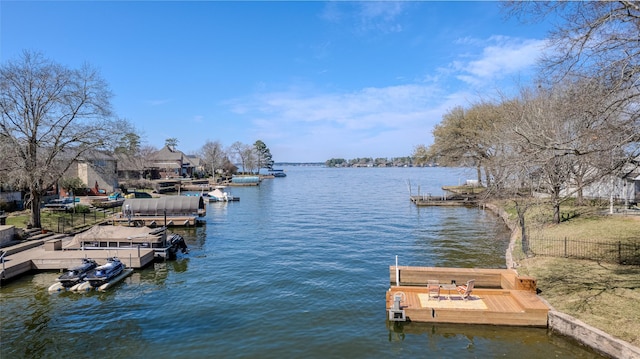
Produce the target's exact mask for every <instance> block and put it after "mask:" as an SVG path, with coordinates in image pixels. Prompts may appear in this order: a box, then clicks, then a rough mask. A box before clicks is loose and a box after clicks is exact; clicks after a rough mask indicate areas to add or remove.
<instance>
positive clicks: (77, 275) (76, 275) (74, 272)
mask: <svg viewBox="0 0 640 359" xmlns="http://www.w3.org/2000/svg"><path fill="white" fill-rule="evenodd" d="M97 266H98V263H97V262H96V261H95V260H93V259H90V258H83V259H82V264H80V265H78V266H76V267H71V268H69V269H68V270H67V271H66V272H64V273H63V274H62V275H61V276H59V277H58V279H57V282H56V283H54V284H52V285H51V286H50V287H49V292H59V291H62V290H71V289H72V288H73V287H74V286H76V285H78V284H80V283H83V282H84V278H85V277H86V275H87V273H89V271H91V270H92V269H94V268H96V267H97Z"/></svg>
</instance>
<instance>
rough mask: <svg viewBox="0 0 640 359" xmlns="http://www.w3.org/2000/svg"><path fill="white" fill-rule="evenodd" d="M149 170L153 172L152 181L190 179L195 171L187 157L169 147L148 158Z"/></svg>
mask: <svg viewBox="0 0 640 359" xmlns="http://www.w3.org/2000/svg"><path fill="white" fill-rule="evenodd" d="M149 168H150V169H152V170H153V173H154V176H152V177H153V178H154V179H156V178H166V179H168V178H179V177H192V176H193V174H194V171H195V166H194V164H193V163H192V159H191V158H190V157H189V156H187V155H185V154H184V153H183V152H181V151H178V150H176V149H174V148H171V147H169V146H165V147H163V148H162V149H161V150H159V151H157V152H155V153H153V154H152V155H151V156H150V161H149Z"/></svg>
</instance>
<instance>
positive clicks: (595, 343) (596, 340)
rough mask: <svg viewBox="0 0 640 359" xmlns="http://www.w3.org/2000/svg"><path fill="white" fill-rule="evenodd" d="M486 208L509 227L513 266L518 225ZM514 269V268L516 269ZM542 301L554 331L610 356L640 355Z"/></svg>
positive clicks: (632, 358)
mask: <svg viewBox="0 0 640 359" xmlns="http://www.w3.org/2000/svg"><path fill="white" fill-rule="evenodd" d="M485 206H486V208H488V209H489V210H491V211H492V212H493V213H495V214H496V215H497V216H498V217H500V218H502V220H503V221H504V223H505V224H506V225H507V227H509V229H510V230H511V238H510V240H509V246H508V247H507V252H506V254H505V260H506V262H507V263H506V264H507V268H513V269H516V267H517V263H516V262H515V261H514V260H513V254H512V252H513V249H514V246H515V244H516V238H517V236H518V234H519V227H518V225H517V224H515V223H514V222H513V221H511V220H509V215H508V214H507V213H506V212H505V211H504V210H503V209H502V208H498V207H497V206H495V205H492V204H486V205H485ZM516 271H517V269H516ZM538 297H539V298H540V299H542V300H543V301H544V302H545V304H547V306H548V307H549V308H550V309H551V310H549V321H548V323H549V329H550V330H551V331H553V332H556V333H559V334H561V335H564V336H567V337H569V338H571V339H573V340H575V341H577V342H579V343H581V344H583V345H585V346H588V347H589V348H591V349H593V350H595V351H596V352H598V353H601V354H603V355H605V356H608V357H611V358H626V359H640V348H638V347H636V346H633V345H631V343H629V342H626V341H624V340H621V339H618V338H614V337H613V336H611V335H610V334H608V333H605V332H603V331H602V330H600V329H598V328H595V327H593V326H591V325H589V324H587V323H584V322H583V321H581V320H579V319H577V318H574V317H572V316H570V315H568V314H565V313H562V312H558V311H557V310H555V309H554V308H553V306H552V305H551V304H549V303H548V302H547V301H546V300H545V299H544V298H542V297H540V296H538Z"/></svg>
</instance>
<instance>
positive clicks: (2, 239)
mask: <svg viewBox="0 0 640 359" xmlns="http://www.w3.org/2000/svg"><path fill="white" fill-rule="evenodd" d="M15 234H16V228H15V227H14V226H0V247H3V246H5V245H6V244H8V243H10V242H11V241H13V238H14V236H15Z"/></svg>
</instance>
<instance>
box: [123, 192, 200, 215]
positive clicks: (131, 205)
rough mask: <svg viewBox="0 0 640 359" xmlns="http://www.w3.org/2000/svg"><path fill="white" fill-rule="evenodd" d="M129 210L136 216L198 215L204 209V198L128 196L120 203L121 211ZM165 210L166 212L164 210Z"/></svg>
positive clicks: (124, 212)
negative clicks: (128, 197)
mask: <svg viewBox="0 0 640 359" xmlns="http://www.w3.org/2000/svg"><path fill="white" fill-rule="evenodd" d="M127 209H128V210H129V211H130V213H131V214H132V215H138V216H163V215H165V214H166V215H167V216H189V215H191V216H192V215H196V216H200V215H201V214H202V213H203V212H204V211H205V206H204V200H203V199H202V197H199V196H198V197H196V196H166V197H160V198H130V199H126V200H125V201H124V202H123V203H122V213H123V214H126V210H127ZM165 211H166V212H165Z"/></svg>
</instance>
